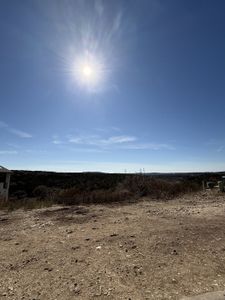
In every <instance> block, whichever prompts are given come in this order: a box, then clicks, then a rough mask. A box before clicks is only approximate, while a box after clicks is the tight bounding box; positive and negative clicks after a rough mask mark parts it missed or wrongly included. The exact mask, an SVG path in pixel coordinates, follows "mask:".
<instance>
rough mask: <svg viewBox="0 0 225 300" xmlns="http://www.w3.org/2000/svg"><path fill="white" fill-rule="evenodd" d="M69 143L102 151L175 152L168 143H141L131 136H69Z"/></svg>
mask: <svg viewBox="0 0 225 300" xmlns="http://www.w3.org/2000/svg"><path fill="white" fill-rule="evenodd" d="M68 142H69V143H72V144H76V145H82V146H90V147H91V146H92V147H97V148H101V149H109V150H110V149H121V150H122V149H127V150H155V151H157V150H175V147H174V146H172V145H170V144H167V143H141V142H139V141H138V138H137V137H135V136H130V135H116V136H110V137H107V138H102V137H101V136H99V135H83V136H81V135H79V136H69V137H68Z"/></svg>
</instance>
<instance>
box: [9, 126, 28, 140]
mask: <svg viewBox="0 0 225 300" xmlns="http://www.w3.org/2000/svg"><path fill="white" fill-rule="evenodd" d="M8 131H9V132H11V133H13V134H14V135H16V136H18V137H20V138H24V139H29V138H32V135H31V134H29V133H27V132H25V131H22V130H18V129H14V128H9V129H8Z"/></svg>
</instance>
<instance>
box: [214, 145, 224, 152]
mask: <svg viewBox="0 0 225 300" xmlns="http://www.w3.org/2000/svg"><path fill="white" fill-rule="evenodd" d="M224 150H225V146H223V145H222V146H220V147H219V148H217V150H216V151H217V152H223V151H224Z"/></svg>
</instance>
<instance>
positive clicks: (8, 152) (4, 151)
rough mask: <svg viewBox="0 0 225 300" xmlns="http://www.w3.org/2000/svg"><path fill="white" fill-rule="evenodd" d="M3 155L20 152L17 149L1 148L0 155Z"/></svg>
mask: <svg viewBox="0 0 225 300" xmlns="http://www.w3.org/2000/svg"><path fill="white" fill-rule="evenodd" d="M1 154H2V155H3V154H7V155H8V154H18V152H17V151H15V150H0V155H1Z"/></svg>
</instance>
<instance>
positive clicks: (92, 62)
mask: <svg viewBox="0 0 225 300" xmlns="http://www.w3.org/2000/svg"><path fill="white" fill-rule="evenodd" d="M106 74H107V72H106V67H105V64H104V63H103V61H102V60H101V59H100V58H99V57H97V56H96V55H93V54H90V53H85V54H84V55H82V56H80V57H78V58H77V59H76V61H75V63H74V66H73V75H74V78H75V80H76V82H77V83H78V85H79V86H80V87H82V88H85V89H86V90H87V91H89V92H96V91H98V90H100V89H102V88H103V84H104V81H105V79H106Z"/></svg>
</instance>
